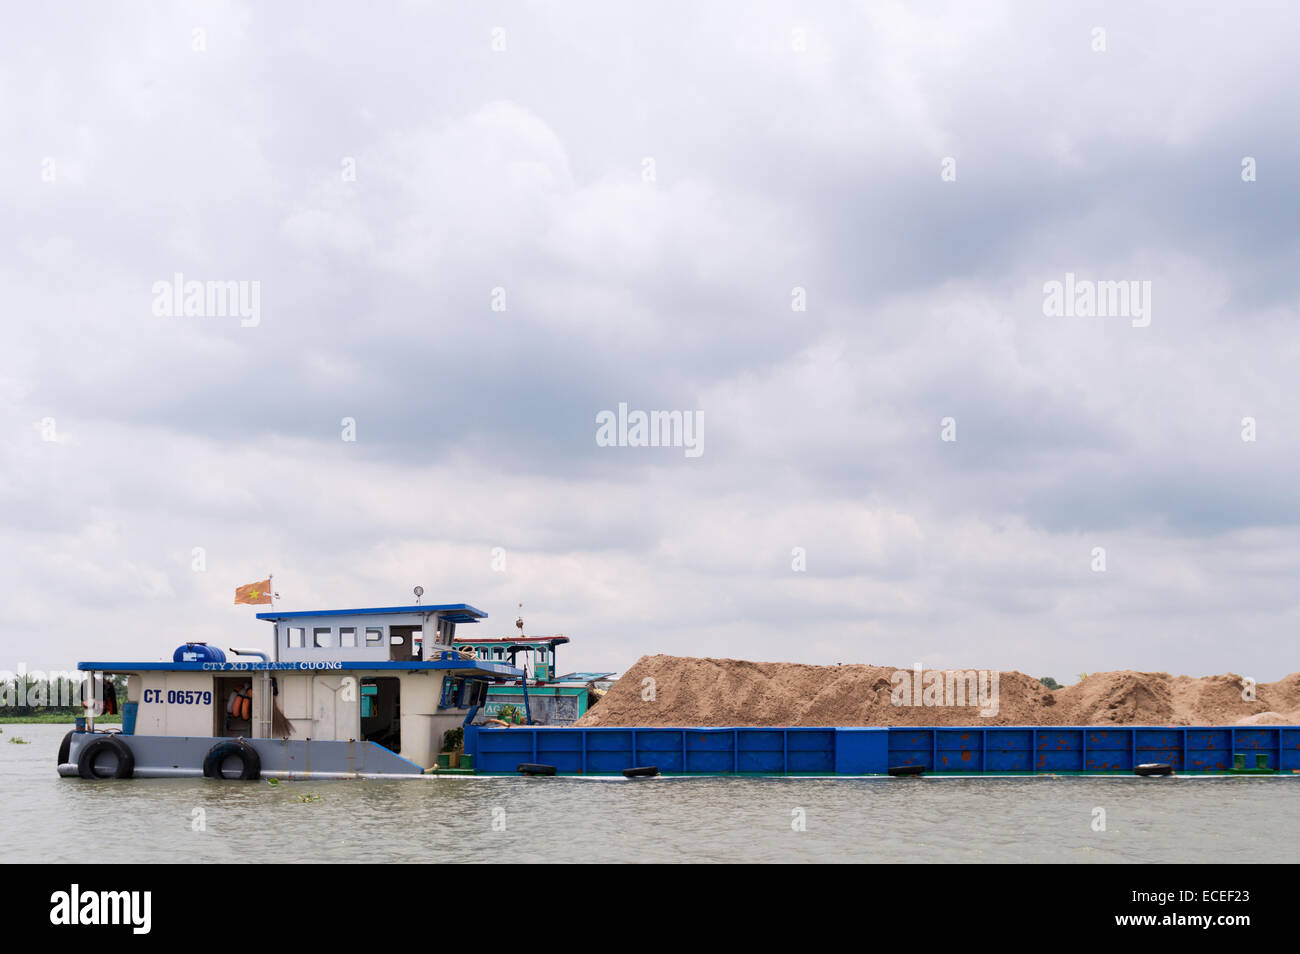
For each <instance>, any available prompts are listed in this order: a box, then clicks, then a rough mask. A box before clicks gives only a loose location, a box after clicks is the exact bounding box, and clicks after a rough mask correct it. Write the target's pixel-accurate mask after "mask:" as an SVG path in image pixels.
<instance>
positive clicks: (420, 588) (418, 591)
mask: <svg viewBox="0 0 1300 954" xmlns="http://www.w3.org/2000/svg"><path fill="white" fill-rule="evenodd" d="M412 592H413V593H415V605H416V606H419V605H420V597H421V596H423V595H424V587H423V586H417V587H416V588H415V589H414V590H412Z"/></svg>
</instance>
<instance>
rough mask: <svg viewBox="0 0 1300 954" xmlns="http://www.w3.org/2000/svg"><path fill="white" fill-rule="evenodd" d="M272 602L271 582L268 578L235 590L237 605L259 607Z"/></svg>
mask: <svg viewBox="0 0 1300 954" xmlns="http://www.w3.org/2000/svg"><path fill="white" fill-rule="evenodd" d="M270 602H271V580H270V578H269V577H268V578H267V579H265V580H262V581H261V582H260V583H245V584H244V585H243V586H241V587H239V588H238V589H236V590H235V604H236V605H238V604H240V603H248V604H251V605H258V604H264V603H270Z"/></svg>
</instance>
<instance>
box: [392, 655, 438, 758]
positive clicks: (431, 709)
mask: <svg viewBox="0 0 1300 954" xmlns="http://www.w3.org/2000/svg"><path fill="white" fill-rule="evenodd" d="M401 679H402V685H401V707H402V751H401V753H400V754H401V756H402V758H406V759H410V760H411V761H412V762H415V763H417V764H419V765H423V766H424V767H425V768H428V767H429V766H431V765H434V764H435V763H436V762H437V761H438V748H437V747H438V746H440V744H441V743H442V732H444V731H446V730H445V729H438V728H437V726H438V723H439V722H440V721H441V720H440V718H439V716H438V699H439V698H440V696H441V695H442V680H443V675H442V673H439V672H421V673H403V674H402V676H401Z"/></svg>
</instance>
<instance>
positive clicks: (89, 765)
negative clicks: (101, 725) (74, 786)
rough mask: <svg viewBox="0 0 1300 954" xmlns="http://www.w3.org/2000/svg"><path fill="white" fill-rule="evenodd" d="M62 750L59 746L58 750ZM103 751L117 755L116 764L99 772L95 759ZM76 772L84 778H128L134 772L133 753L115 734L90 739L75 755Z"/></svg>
mask: <svg viewBox="0 0 1300 954" xmlns="http://www.w3.org/2000/svg"><path fill="white" fill-rule="evenodd" d="M59 751H60V752H62V751H63V750H62V749H61V748H60V750H59ZM105 752H112V753H113V754H114V755H115V756H117V765H116V766H114V768H113V771H112V772H101V771H100V770H99V769H98V768H97V767H96V765H95V760H96V759H98V758H99V757H100V756H101V755H103V754H104V753H105ZM77 774H78V775H80V776H81V777H82V778H86V779H95V780H99V779H105V778H130V777H131V776H132V775H134V774H135V755H134V754H132V752H131V747H130V746H128V745H127V744H126V743H125V742H123V741H122V740H121V739H119V738H117V736H115V735H104V736H99V737H98V738H94V739H91V740H90V741H89V742H87V743H86V745H85V746H84V747H83V748H82V750H81V753H80V754H79V755H78V756H77Z"/></svg>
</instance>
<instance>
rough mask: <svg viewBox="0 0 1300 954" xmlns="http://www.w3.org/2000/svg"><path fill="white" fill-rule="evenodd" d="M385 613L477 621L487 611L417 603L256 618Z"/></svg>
mask: <svg viewBox="0 0 1300 954" xmlns="http://www.w3.org/2000/svg"><path fill="white" fill-rule="evenodd" d="M385 613H441V614H442V616H443V618H444V619H448V620H451V622H453V623H477V622H478V621H479V620H481V619H487V613H485V612H483V611H482V610H481V609H475V608H474V607H473V606H470V605H469V604H468V603H438V604H424V605H420V604H417V605H415V606H372V607H367V608H365V609H339V610H299V611H297V612H292V613H284V612H278V613H277V612H272V613H258V614H257V618H258V619H271V620H281V619H302V618H304V617H309V616H381V615H383V614H385Z"/></svg>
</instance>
